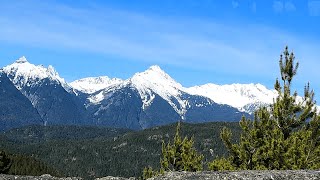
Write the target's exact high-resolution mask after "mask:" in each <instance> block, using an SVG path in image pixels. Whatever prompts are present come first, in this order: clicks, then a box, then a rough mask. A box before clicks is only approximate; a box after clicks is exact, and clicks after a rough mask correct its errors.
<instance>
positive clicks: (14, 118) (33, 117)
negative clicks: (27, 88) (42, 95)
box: [0, 72, 44, 131]
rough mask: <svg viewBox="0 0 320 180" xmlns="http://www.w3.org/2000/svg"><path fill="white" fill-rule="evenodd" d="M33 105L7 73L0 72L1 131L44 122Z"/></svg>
mask: <svg viewBox="0 0 320 180" xmlns="http://www.w3.org/2000/svg"><path fill="white" fill-rule="evenodd" d="M43 123H44V122H43V121H42V118H41V117H40V115H39V113H38V111H37V110H36V109H35V108H34V107H33V106H32V104H31V102H30V101H29V100H28V98H26V97H25V96H24V95H23V94H22V93H21V92H20V91H19V90H18V89H16V87H15V86H14V85H13V83H12V82H11V81H10V80H9V78H8V77H7V75H6V74H4V73H1V72H0V131H4V130H7V129H10V128H13V127H20V126H26V125H31V124H43Z"/></svg>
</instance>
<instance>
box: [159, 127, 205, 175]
mask: <svg viewBox="0 0 320 180" xmlns="http://www.w3.org/2000/svg"><path fill="white" fill-rule="evenodd" d="M193 144H194V140H193V137H192V138H190V139H188V138H187V137H185V138H184V139H182V138H181V136H180V122H179V123H178V125H177V130H176V134H175V137H174V142H173V144H170V142H168V144H167V145H166V144H165V143H164V142H162V158H161V160H160V163H161V168H162V169H163V170H164V171H201V170H202V169H203V166H202V160H203V155H201V154H198V153H197V151H196V149H195V148H194V147H193Z"/></svg>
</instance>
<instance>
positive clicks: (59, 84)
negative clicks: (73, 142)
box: [2, 57, 84, 124]
mask: <svg viewBox="0 0 320 180" xmlns="http://www.w3.org/2000/svg"><path fill="white" fill-rule="evenodd" d="M2 72H4V73H5V74H6V75H7V76H8V78H9V79H10V80H11V81H12V83H13V84H14V85H15V87H16V88H17V89H18V90H20V92H21V93H22V94H23V95H24V96H26V97H27V98H28V99H29V101H30V102H31V103H32V105H33V107H34V108H36V109H37V111H38V113H39V114H40V116H41V118H42V120H43V121H44V122H45V123H46V124H78V123H80V122H82V123H83V121H84V117H83V114H84V107H82V106H81V104H80V102H78V99H77V98H75V95H74V94H73V93H72V90H71V87H70V86H69V85H68V84H67V83H66V82H65V80H64V79H63V78H61V77H60V76H59V74H58V73H57V72H56V71H55V69H54V68H53V67H52V66H48V67H47V68H46V67H44V66H42V65H38V66H36V65H34V64H31V63H29V62H28V61H27V59H26V58H25V57H21V58H19V59H18V60H16V61H15V62H14V63H13V64H11V65H8V66H6V67H4V68H2Z"/></svg>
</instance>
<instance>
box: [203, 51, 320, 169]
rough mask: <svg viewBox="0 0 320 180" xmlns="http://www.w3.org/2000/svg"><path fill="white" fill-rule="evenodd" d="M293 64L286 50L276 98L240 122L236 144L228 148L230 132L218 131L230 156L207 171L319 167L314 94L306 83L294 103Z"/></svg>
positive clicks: (319, 121) (319, 123) (318, 119)
mask: <svg viewBox="0 0 320 180" xmlns="http://www.w3.org/2000/svg"><path fill="white" fill-rule="evenodd" d="M294 60H295V56H294V54H293V53H290V54H289V51H288V47H286V48H285V50H284V52H283V55H280V60H279V66H280V74H281V79H282V83H280V81H279V80H278V79H277V80H276V82H275V90H276V91H277V92H278V97H277V98H276V99H274V102H273V104H272V105H270V106H269V107H261V108H260V109H259V110H257V111H256V112H255V114H254V120H250V119H246V118H245V117H243V118H242V119H241V121H240V126H241V128H242V134H241V136H240V141H239V143H237V144H232V142H231V136H232V134H231V131H230V130H228V129H227V128H224V129H223V130H222V131H221V138H222V140H223V142H224V144H225V146H226V147H227V149H228V150H229V153H230V156H229V157H228V158H227V159H225V158H224V159H217V160H215V161H213V162H211V163H210V164H209V168H210V169H211V170H223V169H225V170H234V169H316V168H319V167H320V138H319V137H320V136H319V127H320V117H319V115H318V113H317V110H316V108H315V101H314V92H313V91H311V90H310V88H309V83H308V84H307V85H306V86H305V88H304V96H303V97H302V100H298V95H297V92H293V93H292V92H291V85H292V80H293V77H294V76H295V75H296V73H297V70H298V66H299V64H298V63H295V62H294ZM221 162H224V163H223V164H227V166H226V165H222V163H221Z"/></svg>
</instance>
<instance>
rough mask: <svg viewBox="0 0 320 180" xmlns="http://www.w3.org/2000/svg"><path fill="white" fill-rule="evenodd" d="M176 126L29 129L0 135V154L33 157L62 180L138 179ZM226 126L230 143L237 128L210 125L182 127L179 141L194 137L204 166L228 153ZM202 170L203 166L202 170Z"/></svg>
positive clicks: (228, 124)
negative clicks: (80, 179) (66, 178)
mask: <svg viewBox="0 0 320 180" xmlns="http://www.w3.org/2000/svg"><path fill="white" fill-rule="evenodd" d="M176 125H177V124H176V123H175V124H171V125H167V126H161V127H156V128H152V129H146V130H143V131H130V130H125V129H111V128H97V127H77V126H47V127H43V126H28V127H24V128H19V129H13V130H10V131H7V132H5V133H3V134H2V135H1V136H0V138H1V142H0V149H5V150H6V151H8V152H10V153H19V154H24V155H27V156H32V157H33V158H36V159H38V160H41V161H43V162H45V163H47V164H49V165H50V166H52V167H54V168H55V169H57V171H59V172H61V174H63V175H65V176H80V177H85V178H86V179H93V178H95V177H103V176H107V175H111V176H123V177H131V176H135V177H139V176H141V175H142V171H143V168H144V167H147V166H152V167H155V168H159V160H160V154H161V144H162V140H165V141H168V140H170V139H172V138H173V137H174V134H175V130H176ZM223 127H228V128H230V129H231V130H232V132H233V133H234V135H235V136H234V137H235V139H234V141H236V140H238V138H237V137H239V136H237V134H239V133H240V127H239V124H238V123H231V122H212V123H203V124H186V123H182V124H181V135H182V136H188V137H191V136H194V139H195V147H196V149H197V150H198V151H199V152H201V153H202V154H204V156H205V159H204V161H205V162H210V161H212V160H213V159H214V158H215V157H216V156H223V155H225V154H226V152H227V151H226V149H225V147H224V146H223V143H222V141H221V139H220V131H221V129H222V128H223ZM205 168H206V167H205Z"/></svg>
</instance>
